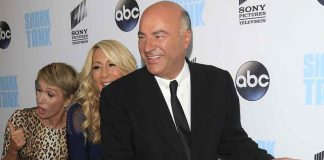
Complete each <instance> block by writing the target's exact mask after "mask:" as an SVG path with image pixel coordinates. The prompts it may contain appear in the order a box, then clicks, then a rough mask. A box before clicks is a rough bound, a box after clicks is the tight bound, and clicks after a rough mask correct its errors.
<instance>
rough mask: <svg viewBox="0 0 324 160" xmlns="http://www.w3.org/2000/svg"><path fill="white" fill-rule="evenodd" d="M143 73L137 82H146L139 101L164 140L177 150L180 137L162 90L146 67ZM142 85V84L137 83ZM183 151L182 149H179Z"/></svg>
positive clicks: (141, 89)
mask: <svg viewBox="0 0 324 160" xmlns="http://www.w3.org/2000/svg"><path fill="white" fill-rule="evenodd" d="M143 70H144V74H143V76H141V80H140V81H139V82H138V83H141V84H143V83H144V84H147V85H145V87H143V88H140V91H139V92H141V93H139V94H141V96H140V99H141V100H140V102H141V104H142V106H144V109H143V110H145V112H146V111H147V113H148V114H149V116H150V118H149V119H150V120H152V121H153V123H154V125H155V126H156V127H157V129H158V130H159V132H160V133H161V135H162V136H163V137H164V138H165V140H166V141H167V142H168V143H169V144H171V146H173V147H174V149H175V150H178V151H179V148H182V144H181V141H180V138H179V136H178V134H177V131H176V128H175V125H174V122H173V120H172V117H171V114H170V111H169V109H168V106H167V104H166V102H165V99H164V97H163V94H162V91H161V89H160V87H159V85H158V83H157V81H156V79H155V78H154V76H153V75H152V74H150V73H149V72H148V70H147V68H146V67H145V68H143ZM138 86H143V85H138ZM180 152H183V154H185V153H184V150H182V151H181V150H180Z"/></svg>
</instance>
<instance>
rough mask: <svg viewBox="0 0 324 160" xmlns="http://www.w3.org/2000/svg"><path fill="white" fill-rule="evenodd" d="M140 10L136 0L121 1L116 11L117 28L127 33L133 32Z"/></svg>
mask: <svg viewBox="0 0 324 160" xmlns="http://www.w3.org/2000/svg"><path fill="white" fill-rule="evenodd" d="M139 16H140V10H139V8H138V4H137V2H136V1H135V0H120V1H119V3H118V4H117V6H116V9H115V20H116V24H117V26H118V27H119V28H120V29H121V30H122V31H125V32H128V31H131V30H132V29H134V28H135V26H136V25H137V22H138V19H139Z"/></svg>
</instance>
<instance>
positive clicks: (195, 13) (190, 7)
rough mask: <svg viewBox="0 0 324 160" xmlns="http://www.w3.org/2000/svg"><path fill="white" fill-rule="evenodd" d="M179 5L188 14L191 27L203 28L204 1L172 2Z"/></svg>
mask: <svg viewBox="0 0 324 160" xmlns="http://www.w3.org/2000/svg"><path fill="white" fill-rule="evenodd" d="M172 2H175V3H178V4H179V5H181V6H182V7H183V8H184V9H185V10H186V11H187V12H188V14H189V16H190V19H191V26H192V27H199V26H204V25H205V23H204V20H203V11H204V7H205V0H172Z"/></svg>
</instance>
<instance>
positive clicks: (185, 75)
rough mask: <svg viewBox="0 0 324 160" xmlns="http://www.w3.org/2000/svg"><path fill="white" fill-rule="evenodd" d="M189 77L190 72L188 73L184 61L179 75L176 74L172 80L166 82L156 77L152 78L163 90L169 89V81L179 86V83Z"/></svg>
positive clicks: (186, 64)
mask: <svg viewBox="0 0 324 160" xmlns="http://www.w3.org/2000/svg"><path fill="white" fill-rule="evenodd" d="M189 76H190V71H189V66H188V63H187V62H186V61H185V62H184V65H183V67H182V69H181V71H180V73H179V74H178V76H177V77H176V78H175V79H172V80H168V79H164V78H161V77H158V76H154V77H155V79H156V81H157V82H158V83H159V84H160V85H161V86H163V87H165V88H169V84H170V82H171V81H173V80H177V82H178V85H179V86H181V83H182V82H184V81H185V79H186V78H188V77H189Z"/></svg>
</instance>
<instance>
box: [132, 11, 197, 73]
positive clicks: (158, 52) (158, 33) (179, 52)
mask: <svg viewBox="0 0 324 160" xmlns="http://www.w3.org/2000/svg"><path fill="white" fill-rule="evenodd" d="M163 7H165V6H163ZM163 7H155V8H154V7H153V8H154V9H153V8H149V9H148V10H146V11H145V12H144V14H143V16H142V18H141V22H140V26H139V32H138V38H139V39H138V46H139V51H140V53H141V57H142V59H143V61H144V62H145V64H146V66H147V69H148V71H149V72H150V73H152V74H153V75H156V76H158V77H161V78H165V79H174V78H175V77H176V76H177V75H178V74H179V72H180V71H181V69H182V67H183V64H184V60H185V49H186V48H187V47H188V45H189V42H190V38H191V37H190V38H189V40H188V33H187V32H182V33H180V32H181V30H180V25H181V16H180V15H181V10H180V11H179V10H176V9H174V7H173V8H169V9H166V8H163ZM190 36H191V35H190Z"/></svg>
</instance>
